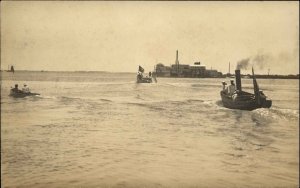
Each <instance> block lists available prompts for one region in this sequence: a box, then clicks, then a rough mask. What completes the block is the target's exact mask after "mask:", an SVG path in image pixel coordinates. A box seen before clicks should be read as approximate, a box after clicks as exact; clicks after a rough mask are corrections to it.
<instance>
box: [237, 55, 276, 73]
mask: <svg viewBox="0 0 300 188" xmlns="http://www.w3.org/2000/svg"><path fill="white" fill-rule="evenodd" d="M271 59H272V56H270V55H268V54H257V55H256V56H252V57H248V58H245V59H241V60H240V61H238V62H237V65H236V69H238V70H242V69H244V70H247V69H248V68H249V67H250V66H255V67H257V68H258V69H259V70H262V69H264V68H265V67H266V66H267V65H268V64H269V62H270V60H271Z"/></svg>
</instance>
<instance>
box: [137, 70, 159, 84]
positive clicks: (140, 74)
mask: <svg viewBox="0 0 300 188" xmlns="http://www.w3.org/2000/svg"><path fill="white" fill-rule="evenodd" d="M143 73H144V68H143V67H141V66H139V70H138V75H137V77H136V83H152V78H153V77H152V74H151V72H149V76H146V77H144V75H143ZM154 81H155V82H156V79H154Z"/></svg>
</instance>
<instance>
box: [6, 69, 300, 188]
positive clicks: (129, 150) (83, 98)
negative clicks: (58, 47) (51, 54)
mask: <svg viewBox="0 0 300 188" xmlns="http://www.w3.org/2000/svg"><path fill="white" fill-rule="evenodd" d="M135 80H136V74H135V73H108V72H29V71H27V72H26V71H23V72H21V71H19V72H18V71H17V72H15V73H14V74H12V73H9V72H1V187H6V188H8V187H30V188H31V187H43V188H44V187H62V188H63V187H64V188H65V187H214V188H219V187H220V188H225V187H226V188H227V187H230V188H231V187H232V188H247V187H253V188H254V187H255V188H256V187H260V188H265V187H266V188H273V187H284V188H294V187H295V188H296V187H298V186H299V80H282V79H277V80H274V79H258V80H257V81H258V84H259V86H260V88H261V89H262V90H264V93H265V94H266V95H267V96H268V97H269V98H271V99H272V100H273V105H272V107H271V108H270V109H257V110H253V111H241V110H231V109H227V108H224V107H223V106H222V102H221V100H220V99H221V98H220V90H221V88H222V85H221V81H223V80H226V81H227V83H228V82H229V80H228V79H225V78H224V79H220V78H202V79H200V78H157V81H158V82H157V83H151V84H136V83H135ZM16 83H17V84H19V86H20V87H21V86H22V85H23V84H24V83H26V84H27V85H28V86H29V87H30V89H31V91H32V92H36V93H40V94H41V95H40V96H33V97H32V96H31V97H25V98H12V97H9V96H8V95H9V90H10V88H11V87H12V86H14V84H16ZM242 87H243V90H245V91H249V92H253V91H252V90H253V89H252V80H251V79H242Z"/></svg>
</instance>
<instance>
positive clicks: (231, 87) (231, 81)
mask: <svg viewBox="0 0 300 188" xmlns="http://www.w3.org/2000/svg"><path fill="white" fill-rule="evenodd" d="M234 92H235V84H234V80H230V85H229V86H228V93H229V95H233V93H234Z"/></svg>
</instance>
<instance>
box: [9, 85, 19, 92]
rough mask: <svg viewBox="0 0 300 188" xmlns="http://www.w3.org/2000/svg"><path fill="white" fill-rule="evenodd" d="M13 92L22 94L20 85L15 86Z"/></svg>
mask: <svg viewBox="0 0 300 188" xmlns="http://www.w3.org/2000/svg"><path fill="white" fill-rule="evenodd" d="M11 91H12V92H13V93H20V92H21V90H19V88H18V84H15V87H14V88H12V89H11Z"/></svg>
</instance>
